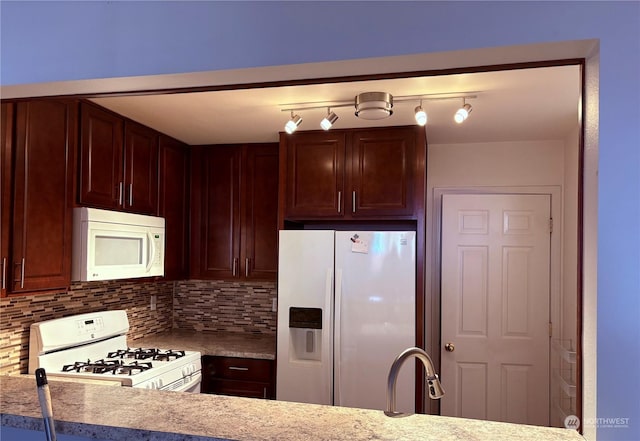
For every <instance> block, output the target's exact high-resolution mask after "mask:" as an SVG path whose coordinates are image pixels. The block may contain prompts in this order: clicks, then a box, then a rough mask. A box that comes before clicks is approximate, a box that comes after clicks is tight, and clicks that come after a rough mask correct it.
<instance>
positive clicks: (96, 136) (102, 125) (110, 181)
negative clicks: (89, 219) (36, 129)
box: [79, 103, 124, 209]
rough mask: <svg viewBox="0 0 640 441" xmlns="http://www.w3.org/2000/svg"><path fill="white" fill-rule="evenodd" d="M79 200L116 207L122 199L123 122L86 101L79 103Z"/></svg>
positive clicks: (107, 207) (88, 203) (99, 206)
mask: <svg viewBox="0 0 640 441" xmlns="http://www.w3.org/2000/svg"><path fill="white" fill-rule="evenodd" d="M80 118H81V129H80V182H79V202H80V204H82V205H90V206H94V207H98V208H106V209H116V208H118V207H120V206H121V205H122V202H123V199H124V188H123V185H124V183H123V182H122V137H123V122H122V119H121V118H120V117H118V116H117V115H115V114H113V113H110V112H108V111H106V110H103V109H101V108H99V107H96V106H94V105H91V104H89V103H82V105H81V116H80Z"/></svg>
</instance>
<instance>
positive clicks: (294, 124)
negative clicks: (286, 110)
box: [284, 111, 302, 135]
mask: <svg viewBox="0 0 640 441" xmlns="http://www.w3.org/2000/svg"><path fill="white" fill-rule="evenodd" d="M301 123H302V118H300V116H299V115H294V114H293V111H291V119H290V120H289V121H287V123H286V124H285V125H284V131H285V132H287V133H288V134H289V135H291V134H292V133H293V132H295V131H296V130H297V129H298V126H299V125H300V124H301Z"/></svg>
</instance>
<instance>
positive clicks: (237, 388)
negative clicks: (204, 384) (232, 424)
mask: <svg viewBox="0 0 640 441" xmlns="http://www.w3.org/2000/svg"><path fill="white" fill-rule="evenodd" d="M204 392H205V393H212V394H217V395H233V396H235V397H248V398H265V399H273V398H275V397H274V396H273V387H272V386H271V384H270V383H260V382H255V381H237V380H215V381H212V382H211V383H210V385H209V388H208V390H206V391H204Z"/></svg>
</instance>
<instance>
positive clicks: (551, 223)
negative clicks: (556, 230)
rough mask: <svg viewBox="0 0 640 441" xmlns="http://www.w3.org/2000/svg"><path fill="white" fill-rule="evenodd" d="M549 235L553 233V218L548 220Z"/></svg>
mask: <svg viewBox="0 0 640 441" xmlns="http://www.w3.org/2000/svg"><path fill="white" fill-rule="evenodd" d="M549 233H553V218H552V217H550V218H549Z"/></svg>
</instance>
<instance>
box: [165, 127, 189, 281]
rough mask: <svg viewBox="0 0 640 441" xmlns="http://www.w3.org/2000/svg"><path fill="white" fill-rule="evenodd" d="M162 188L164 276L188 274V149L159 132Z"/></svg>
mask: <svg viewBox="0 0 640 441" xmlns="http://www.w3.org/2000/svg"><path fill="white" fill-rule="evenodd" d="M159 147H160V151H159V156H160V190H159V193H160V194H159V198H158V214H159V215H160V216H162V217H164V219H165V231H166V235H165V258H164V277H165V279H166V280H180V279H184V278H186V277H187V276H188V273H187V268H188V265H187V264H188V255H187V250H188V246H187V244H188V238H189V234H188V228H187V225H188V223H187V221H188V219H189V204H188V201H189V180H188V178H189V151H188V150H187V148H186V146H185V145H184V144H182V143H180V142H178V141H176V140H174V139H172V138H169V137H167V136H162V135H161V136H160V140H159Z"/></svg>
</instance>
